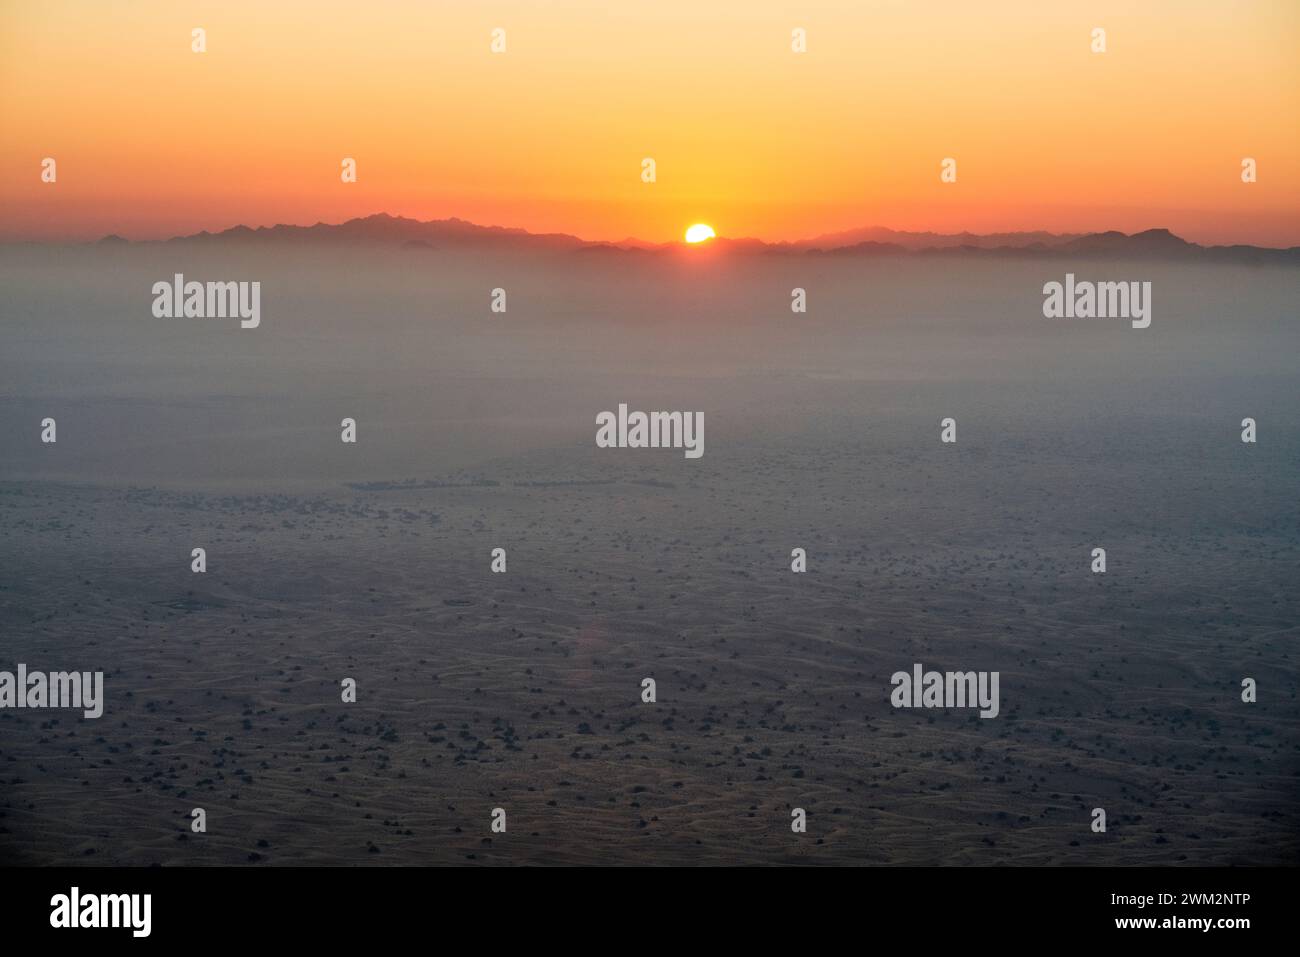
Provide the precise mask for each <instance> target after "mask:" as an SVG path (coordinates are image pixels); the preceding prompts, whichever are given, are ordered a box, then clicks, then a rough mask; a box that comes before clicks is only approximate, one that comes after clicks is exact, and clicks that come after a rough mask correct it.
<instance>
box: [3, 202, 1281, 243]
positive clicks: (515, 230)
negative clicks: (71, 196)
mask: <svg viewBox="0 0 1300 957" xmlns="http://www.w3.org/2000/svg"><path fill="white" fill-rule="evenodd" d="M377 219H386V220H396V221H403V222H407V223H412V224H416V225H421V226H430V225H438V224H449V223H454V224H458V225H463V226H467V227H471V228H473V229H476V230H483V231H485V232H499V233H504V234H510V235H514V236H517V237H520V238H535V239H564V240H571V241H574V242H577V243H580V244H582V245H585V246H614V247H625V246H633V247H644V248H651V249H665V248H671V247H677V246H688V245H691V244H688V243H686V242H685V241H684V240H683V239H677V240H667V241H663V242H656V241H653V240H647V239H641V238H640V237H637V236H632V235H629V236H626V237H624V238H623V239H618V240H610V239H588V238H585V237H583V236H579V235H577V234H575V233H567V232H553V231H548V232H534V231H532V230H530V229H526V228H524V227H521V226H505V225H500V224H485V223H478V222H474V221H473V220H468V219H463V218H461V217H459V216H447V217H444V218H440V219H417V218H415V217H412V216H406V215H404V214H401V213H398V214H394V213H390V212H388V211H387V210H380V211H377V212H373V213H368V214H366V215H362V216H352V217H349V218H347V219H343V220H340V221H338V222H326V221H324V220H317V221H316V222H314V223H286V222H276V223H271V224H261V225H257V226H253V225H249V224H248V223H235V224H234V225H232V226H226V227H223V228H219V229H209V228H204V229H200V230H198V231H197V232H193V233H178V234H175V235H170V236H167V235H159V236H147V237H136V238H128V237H126V236H123V235H122V234H121V233H118V232H115V231H114V232H108V233H105V234H103V235H101V236H98V237H96V238H86V239H71V238H67V239H48V238H35V237H10V238H0V245H37V246H88V245H96V244H98V243H102V242H105V241H119V242H127V243H168V242H176V241H182V240H187V239H200V238H205V237H209V238H216V237H221V236H224V235H226V234H228V233H234V232H248V233H253V234H257V233H266V232H271V231H274V230H276V229H282V228H283V229H314V228H318V227H325V228H339V227H342V226H346V225H348V224H350V223H360V222H366V221H369V220H377ZM868 231H877V232H884V233H891V234H894V235H897V236H900V237H927V236H928V237H935V238H939V239H946V240H951V239H957V238H960V237H971V238H974V239H985V240H987V239H990V238H993V237H1027V236H1037V237H1043V238H1047V239H1052V240H1063V241H1070V240H1072V239H1079V238H1084V237H1093V236H1106V235H1117V236H1122V237H1124V238H1133V237H1136V236H1142V235H1145V234H1148V233H1156V234H1159V233H1164V234H1168V235H1169V236H1170V237H1172V238H1174V239H1177V240H1179V241H1181V242H1184V243H1187V244H1188V245H1190V246H1199V247H1200V248H1202V249H1215V248H1218V249H1230V248H1250V249H1265V250H1277V251H1288V250H1295V249H1300V246H1294V245H1293V246H1263V245H1258V244H1255V243H1216V244H1202V243H1199V242H1195V241H1192V240H1188V239H1185V238H1184V237H1182V236H1179V235H1178V234H1177V233H1175V232H1174V231H1173V230H1172V229H1170V228H1169V227H1167V226H1150V227H1147V228H1145V229H1140V230H1137V231H1136V232H1132V233H1125V232H1124V231H1122V230H1119V229H1103V230H1086V231H1080V232H1054V231H1052V230H1050V229H1013V230H994V231H991V232H978V231H975V230H971V229H961V230H957V231H951V232H945V231H940V230H936V229H919V230H918V229H896V228H894V227H892V226H884V225H880V224H878V223H876V224H870V225H862V226H855V227H850V228H848V229H838V230H832V231H829V232H822V233H817V234H816V235H813V236H806V237H800V238H796V239H778V240H771V239H760V238H758V237H755V236H728V235H724V234H721V233H719V234H718V235H716V236H715V237H714V238H713V239H711V240H709V241H708V245H713V244H715V243H719V242H721V243H740V244H753V245H761V246H767V247H774V248H780V247H784V246H806V245H808V244H810V243H816V242H818V241H829V240H836V239H843V238H844V237H846V236H850V235H851V234H853V233H860V232H868ZM867 242H871V240H862V239H858V240H854V239H844V245H841V246H838V247H828V248H847V247H848V246H853V245H858V244H861V243H867Z"/></svg>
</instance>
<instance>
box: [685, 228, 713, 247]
mask: <svg viewBox="0 0 1300 957" xmlns="http://www.w3.org/2000/svg"><path fill="white" fill-rule="evenodd" d="M715 235H716V233H714V232H713V227H712V226H709V225H707V224H706V223H696V224H695V225H694V226H692V227H691V228H690V229H688V230H686V241H687V242H688V243H702V242H704V241H705V240H706V239H712V238H713V237H714V236H715Z"/></svg>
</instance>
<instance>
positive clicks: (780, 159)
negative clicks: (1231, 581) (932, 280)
mask: <svg viewBox="0 0 1300 957" xmlns="http://www.w3.org/2000/svg"><path fill="white" fill-rule="evenodd" d="M196 27H201V28H203V29H204V30H205V31H206V45H207V50H206V52H204V53H195V52H193V51H192V49H191V44H192V34H191V31H192V30H193V29H194V28H196ZM498 27H499V28H502V29H504V30H505V52H503V53H493V52H492V50H491V43H492V31H493V29H494V28H498ZM1097 27H1101V28H1103V29H1104V30H1105V31H1106V52H1105V53H1094V52H1092V49H1091V46H1092V43H1093V40H1092V31H1093V29H1094V28H1097ZM795 28H801V29H803V30H805V31H806V36H807V41H806V45H807V52H805V53H795V52H793V51H792V49H791V45H792V31H793V30H794V29H795ZM46 157H51V158H53V159H54V160H55V162H56V164H57V165H56V173H57V179H56V181H55V182H54V183H46V182H42V178H41V174H42V162H43V160H44V159H45V158H46ZM345 157H350V158H352V159H354V160H355V161H356V170H357V181H356V182H355V183H344V182H342V180H341V176H340V171H341V163H342V160H343V159H344V158H345ZM647 157H648V158H652V159H654V161H655V174H656V177H655V182H653V183H646V182H643V181H642V161H643V159H645V158H647ZM1245 157H1251V158H1253V159H1255V161H1256V164H1257V177H1258V179H1257V182H1255V183H1250V184H1246V183H1243V182H1242V181H1241V163H1242V159H1243V158H1245ZM945 158H952V159H954V160H955V161H956V173H957V178H956V182H952V183H944V182H941V180H940V170H941V163H942V161H943V160H944V159H945ZM375 212H388V213H392V214H394V215H405V216H411V217H415V218H419V219H441V218H446V217H450V216H457V217H460V218H462V219H468V220H471V221H473V222H477V223H482V224H490V225H503V226H516V227H522V228H525V229H529V230H532V231H537V232H564V233H571V234H574V235H577V236H581V237H583V238H585V239H604V240H620V239H624V238H627V237H637V238H641V239H645V240H650V241H655V242H662V241H666V240H673V239H679V238H681V236H682V233H683V232H684V230H685V229H686V227H687V226H689V225H690V224H691V223H695V222H706V223H709V224H711V225H712V226H713V227H714V228H715V229H716V231H717V233H718V234H719V235H721V236H731V237H742V236H752V237H757V238H761V239H766V240H770V241H776V240H793V239H802V238H808V237H812V236H817V235H820V234H822V233H827V232H835V231H838V230H845V229H851V228H854V227H859V226H873V225H879V226H888V227H892V228H895V229H907V230H936V231H944V232H950V231H959V230H963V229H968V230H972V231H977V232H994V231H1008V230H1036V229H1047V230H1051V231H1055V232H1081V231H1093V230H1103V229H1121V230H1123V231H1125V232H1133V231H1137V230H1141V229H1146V228H1153V227H1167V228H1170V229H1172V230H1173V231H1174V232H1176V233H1178V234H1179V235H1181V236H1183V237H1185V238H1187V239H1191V240H1195V241H1199V242H1205V243H1228V242H1248V243H1255V244H1259V245H1269V246H1287V245H1300V2H1297V0H1224V2H1217V0H1216V2H1210V0H1144V2H1142V3H1132V2H1108V0H1093V2H1075V0H1051V2H1046V0H989V2H987V3H973V2H968V0H951V2H948V0H879V2H870V0H853V2H793V0H777V2H762V0H714V2H707V0H617V2H613V0H593V2H586V0H574V2H559V0H556V2H544V0H534V2H531V3H522V2H489V0H481V2H470V0H464V2H440V0H420V2H396V0H366V2H346V3H345V2H329V0H313V2H301V3H300V2H287V0H279V2H275V3H271V2H245V0H220V2H187V0H165V2H153V0H132V2H130V3H105V2H103V0H84V2H83V0H75V2H74V0H43V2H41V3H31V2H25V0H0V240H14V239H46V240H69V239H72V240H79V239H94V238H98V237H100V236H103V235H105V234H108V233H117V234H120V235H123V236H126V237H127V238H131V239H148V238H162V237H167V236H173V235H178V234H186V233H192V232H196V231H198V230H201V229H209V230H219V229H224V228H227V227H230V226H233V225H237V224H246V225H251V226H258V225H271V224H274V223H279V222H286V223H303V224H310V223H315V222H318V221H324V222H338V221H341V220H344V219H348V218H351V217H353V216H363V215H368V214H371V213H375Z"/></svg>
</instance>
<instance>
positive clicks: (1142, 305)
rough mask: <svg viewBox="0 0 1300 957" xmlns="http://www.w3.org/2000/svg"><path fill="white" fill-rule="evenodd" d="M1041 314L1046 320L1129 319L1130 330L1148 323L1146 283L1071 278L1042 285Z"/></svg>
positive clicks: (1149, 287)
mask: <svg viewBox="0 0 1300 957" xmlns="http://www.w3.org/2000/svg"><path fill="white" fill-rule="evenodd" d="M1043 296H1044V299H1043V315H1044V316H1046V317H1047V318H1048V319H1131V320H1133V328H1134V329H1145V328H1146V327H1147V326H1149V325H1151V283H1150V282H1137V281H1133V282H1088V281H1087V280H1085V281H1083V282H1075V281H1074V273H1072V272H1067V273H1066V274H1065V283H1064V285H1062V284H1061V283H1059V282H1055V281H1053V282H1049V283H1046V284H1045V285H1044V286H1043Z"/></svg>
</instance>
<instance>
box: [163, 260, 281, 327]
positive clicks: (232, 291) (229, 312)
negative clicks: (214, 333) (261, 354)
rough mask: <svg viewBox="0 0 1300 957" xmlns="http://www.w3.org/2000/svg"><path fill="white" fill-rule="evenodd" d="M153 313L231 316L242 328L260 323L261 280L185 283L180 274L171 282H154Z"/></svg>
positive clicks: (189, 316) (176, 316)
mask: <svg viewBox="0 0 1300 957" xmlns="http://www.w3.org/2000/svg"><path fill="white" fill-rule="evenodd" d="M153 294H154V300H153V314H154V317H155V318H157V319H227V318H230V319H233V318H235V317H236V316H238V317H239V319H240V323H239V325H240V326H241V327H242V328H244V329H256V328H257V327H258V326H259V325H260V324H261V322H262V284H261V283H260V282H208V283H202V282H186V281H185V276H184V275H183V274H182V273H176V275H175V276H174V277H172V281H171V282H168V281H167V280H165V279H161V280H159V281H158V282H156V283H154V284H153Z"/></svg>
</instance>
